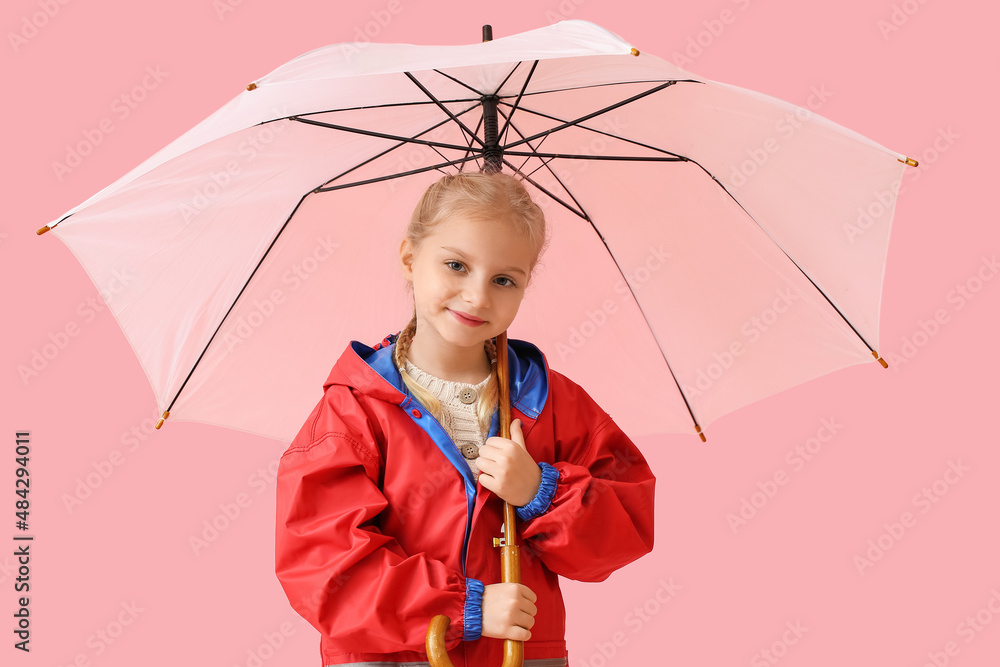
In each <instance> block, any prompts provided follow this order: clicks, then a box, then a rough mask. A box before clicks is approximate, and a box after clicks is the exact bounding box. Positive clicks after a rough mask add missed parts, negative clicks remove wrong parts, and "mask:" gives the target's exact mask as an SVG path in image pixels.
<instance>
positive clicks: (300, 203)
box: [167, 190, 313, 412]
mask: <svg viewBox="0 0 1000 667" xmlns="http://www.w3.org/2000/svg"><path fill="white" fill-rule="evenodd" d="M310 192H313V190H310ZM310 192H307V193H305V194H304V195H302V196H301V197H300V198H299V201H298V203H296V204H295V208H293V209H292V212H291V213H289V214H288V217H287V218H285V222H284V224H283V225H281V229H279V230H278V233H277V234H275V235H274V238H273V239H271V244H270V245H268V246H267V250H265V251H264V253H263V254H262V255H261V256H260V259H259V260H258V261H257V266H255V267H253V271H251V272H250V275H249V276H248V277H247V280H246V282H245V283H243V287H241V288H240V292H239V294H237V295H236V298H235V299H233V302H232V304H230V306H229V310H227V311H226V314H225V315H223V316H222V319H221V320H219V326H217V327H216V328H215V331H213V332H212V337H211V338H209V339H208V342H207V343H206V344H205V347H204V349H203V350H202V351H201V354H199V355H198V359H197V360H196V361H195V362H194V365H193V366H191V370H190V371H188V374H187V377H186V378H184V382H182V383H181V386H180V388H179V389H178V390H177V393H176V394H174V397H173V399H171V401H170V405H168V406H167V412H170V410H172V409H173V407H174V403H176V402H177V399H178V397H179V396H180V395H181V392H182V391H184V387H185V386H187V383H188V380H190V379H191V376H192V375H194V371H195V369H196V368H198V364H199V363H201V360H202V358H203V357H204V356H205V353H206V352H208V348H210V347H211V346H212V341H214V340H215V337H216V336H217V335H218V333H219V330H220V329H222V325H223V324H225V322H226V318H228V317H229V313H231V312H233V308H235V307H236V304H237V303H239V301H240V297H241V296H243V292H245V291H246V289H247V286H248V285H249V284H250V281H252V280H253V277H254V276H255V275H256V274H257V269H259V268H260V265H261V264H263V263H264V259H265V258H266V257H267V255H268V253H270V252H271V248H273V247H274V244H275V243H277V242H278V238H279V237H280V236H281V233H282V232H284V231H285V227H287V226H288V223H289V222H291V220H292V218H293V217H294V216H295V212H296V211H298V210H299V206H302V202H304V201H305V199H306V197H308V196H309V193H310Z"/></svg>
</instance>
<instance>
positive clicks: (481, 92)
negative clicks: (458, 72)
mask: <svg viewBox="0 0 1000 667" xmlns="http://www.w3.org/2000/svg"><path fill="white" fill-rule="evenodd" d="M434 71H435V72H437V73H438V74H440V75H441V76H443V77H446V78H448V79H451V80H452V81H454V82H455V83H457V84H458V85H460V86H463V87H465V88H468V89H469V90H471V91H472V92H474V93H475V94H476V95H478V96H479V97H482V95H483V91H481V90H476V89H475V88H473V87H472V86H470V85H469V84H467V83H466V82H464V81H462V80H460V79H456V78H455V77H453V76H452V75H451V74H448V73H447V72H442V71H441V70H439V69H436V70H434ZM477 99H478V97H477ZM421 104H427V102H421Z"/></svg>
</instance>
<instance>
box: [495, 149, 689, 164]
mask: <svg viewBox="0 0 1000 667" xmlns="http://www.w3.org/2000/svg"><path fill="white" fill-rule="evenodd" d="M504 155H517V156H525V155H527V156H529V157H549V158H556V157H559V158H565V159H567V160H617V161H620V162H690V159H688V158H686V157H653V156H642V155H587V154H574V153H538V152H536V151H531V152H528V151H506V150H505V151H504Z"/></svg>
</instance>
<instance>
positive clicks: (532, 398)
mask: <svg viewBox="0 0 1000 667" xmlns="http://www.w3.org/2000/svg"><path fill="white" fill-rule="evenodd" d="M397 335H398V334H393V335H391V336H387V337H386V338H385V339H384V340H383V341H382V342H381V343H379V344H378V345H376V346H375V347H374V348H373V347H371V346H370V345H365V344H363V343H359V342H358V341H351V348H352V349H353V350H354V352H355V353H356V354H357V355H358V356H359V357H360V358H361V359H363V360H364V361H365V363H367V364H368V366H369V367H370V368H371V369H372V370H373V371H375V372H376V373H378V375H379V376H380V377H381V378H382V379H384V380H385V381H386V382H388V383H389V384H390V385H392V386H393V387H394V388H395V389H397V390H398V391H399V392H401V393H402V394H403V395H404V396H410V392H409V390H408V389H407V387H406V385H405V384H403V378H402V377H401V376H400V374H399V370H398V369H397V368H396V364H395V362H394V361H393V360H392V354H393V351H394V350H395V349H396V337H397ZM507 365H508V368H510V396H511V403H512V404H513V406H514V407H515V408H517V409H518V410H520V411H521V413H523V414H524V415H525V416H526V417H529V418H531V419H537V418H538V415H539V414H540V413H541V412H542V408H543V407H545V401H546V399H547V398H548V394H549V382H548V379H549V373H548V367H547V366H546V364H545V355H543V354H542V352H541V350H539V349H538V348H537V347H535V346H534V345H532V344H531V343H529V342H527V341H523V340H517V339H512V338H509V339H507Z"/></svg>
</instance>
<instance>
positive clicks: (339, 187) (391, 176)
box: [311, 155, 479, 192]
mask: <svg viewBox="0 0 1000 667" xmlns="http://www.w3.org/2000/svg"><path fill="white" fill-rule="evenodd" d="M478 157H479V156H478V155H472V156H466V157H460V158H457V159H454V160H449V161H447V162H441V163H438V164H432V165H428V166H426V167H420V168H418V169H411V170H410V171H401V172H399V173H397V174H387V175H385V176H379V177H377V178H367V179H365V180H363V181H355V182H353V183H345V184H343V185H331V186H329V187H324V186H320V187H318V188H315V189H314V190H312V191H311V192H332V191H334V190H343V189H345V188H353V187H355V186H358V185H369V184H371V183H381V182H382V181H391V180H392V179H394V178H402V177H404V176H412V175H414V174H422V173H424V172H425V171H433V170H435V169H436V170H438V171H440V170H441V169H443V168H444V167H453V166H455V165H456V164H464V163H466V162H468V161H470V160H476V159H478Z"/></svg>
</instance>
